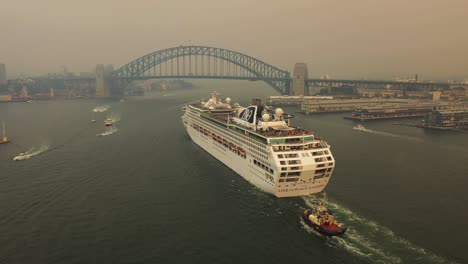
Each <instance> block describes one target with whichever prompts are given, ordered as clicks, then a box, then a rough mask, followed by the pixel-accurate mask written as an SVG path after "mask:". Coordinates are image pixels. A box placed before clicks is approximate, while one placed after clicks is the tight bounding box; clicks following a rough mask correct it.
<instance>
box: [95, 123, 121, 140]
mask: <svg viewBox="0 0 468 264" xmlns="http://www.w3.org/2000/svg"><path fill="white" fill-rule="evenodd" d="M117 131H118V129H117V128H116V127H113V126H111V127H107V128H106V131H104V132H102V133H100V134H96V136H98V137H105V136H109V135H112V134H114V133H115V132H117Z"/></svg>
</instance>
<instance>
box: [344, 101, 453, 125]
mask: <svg viewBox="0 0 468 264" xmlns="http://www.w3.org/2000/svg"><path fill="white" fill-rule="evenodd" d="M448 107H449V106H448V104H441V103H421V102H417V103H408V104H399V105H395V104H383V105H379V106H363V107H359V108H356V109H355V110H354V111H353V112H352V113H351V115H349V116H345V117H344V118H345V119H350V120H355V121H369V120H381V119H396V118H414V117H423V116H425V115H426V114H428V113H430V112H431V111H433V110H434V109H446V108H448Z"/></svg>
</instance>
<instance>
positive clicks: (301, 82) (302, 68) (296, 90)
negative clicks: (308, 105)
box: [291, 62, 309, 95]
mask: <svg viewBox="0 0 468 264" xmlns="http://www.w3.org/2000/svg"><path fill="white" fill-rule="evenodd" d="M308 78H309V69H308V67H307V64H306V63H302V62H298V63H296V64H295V65H294V70H293V78H292V91H291V95H309V87H308V85H307V84H306V80H307V79H308Z"/></svg>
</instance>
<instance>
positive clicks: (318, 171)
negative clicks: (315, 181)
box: [315, 169, 327, 174]
mask: <svg viewBox="0 0 468 264" xmlns="http://www.w3.org/2000/svg"><path fill="white" fill-rule="evenodd" d="M326 170H327V169H320V170H316V171H315V174H320V173H325V171H326Z"/></svg>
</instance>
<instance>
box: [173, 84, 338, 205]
mask: <svg viewBox="0 0 468 264" xmlns="http://www.w3.org/2000/svg"><path fill="white" fill-rule="evenodd" d="M183 110H184V114H183V116H182V122H183V124H184V127H185V129H186V130H187V133H188V134H189V136H190V138H191V139H192V141H193V142H194V143H195V144H197V145H198V146H200V147H201V148H203V149H204V150H206V151H207V152H208V153H210V154H211V155H212V156H214V157H215V158H217V159H218V160H220V161H221V162H222V163H224V164H225V165H226V166H228V167H229V168H231V169H232V170H234V171H235V172H236V173H238V174H239V175H241V176H242V177H243V178H244V179H246V180H247V181H249V182H250V183H251V184H253V185H255V186H256V187H258V188H260V189H261V190H263V191H265V192H267V193H270V194H272V195H275V196H277V197H291V196H302V195H309V194H313V193H317V192H321V191H322V190H323V189H324V188H325V186H327V184H328V181H329V180H330V177H331V175H332V173H333V170H334V167H335V159H334V158H333V155H332V153H331V151H330V145H328V144H327V142H326V141H325V140H323V139H320V138H318V137H315V136H314V133H313V132H312V131H310V130H305V129H302V128H299V127H294V126H291V125H290V120H291V118H292V117H293V116H292V115H289V114H286V113H284V111H283V110H282V109H281V108H276V109H275V110H274V111H273V109H270V108H269V107H267V106H264V105H262V103H261V101H260V100H258V99H253V100H252V105H250V106H248V107H242V106H240V105H239V104H237V103H236V104H234V105H233V106H231V99H230V98H226V99H225V100H224V101H223V100H222V99H220V94H219V93H216V92H213V93H212V94H211V98H210V99H209V100H208V101H207V102H204V101H203V100H202V101H201V102H196V103H192V104H188V105H186V106H185V107H183Z"/></svg>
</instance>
